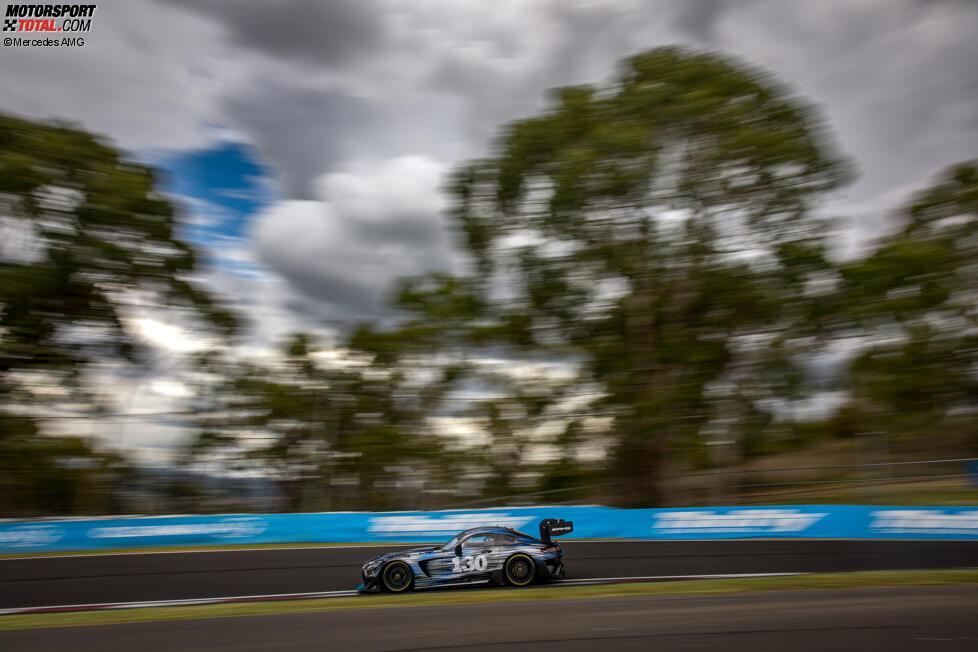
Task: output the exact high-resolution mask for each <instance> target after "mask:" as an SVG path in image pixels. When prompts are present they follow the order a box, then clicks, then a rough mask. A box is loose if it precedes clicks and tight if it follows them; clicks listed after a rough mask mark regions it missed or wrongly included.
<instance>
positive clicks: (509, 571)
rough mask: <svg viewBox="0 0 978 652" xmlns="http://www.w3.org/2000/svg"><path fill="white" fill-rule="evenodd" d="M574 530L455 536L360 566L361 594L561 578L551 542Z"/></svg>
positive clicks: (548, 522) (545, 527) (554, 523)
mask: <svg viewBox="0 0 978 652" xmlns="http://www.w3.org/2000/svg"><path fill="white" fill-rule="evenodd" d="M573 530H574V524H573V523H571V522H570V521H562V520H560V519H556V518H548V519H544V520H542V521H541V522H540V537H539V538H536V537H532V536H530V535H529V534H524V533H522V532H517V531H516V530H513V529H511V528H506V527H499V526H487V527H476V528H471V529H469V530H465V531H464V532H459V533H458V534H456V535H455V536H454V537H452V538H451V539H450V540H449V541H447V542H446V543H444V544H442V545H439V546H424V547H421V548H412V549H410V550H401V551H398V552H391V553H387V554H385V555H380V556H378V557H374V558H373V559H369V560H367V562H366V563H365V564H364V565H363V569H362V574H363V584H361V585H360V586H359V587H358V588H357V590H358V591H360V592H361V593H374V592H378V591H390V592H392V593H401V592H403V591H408V590H410V589H421V588H428V587H432V586H450V585H455V584H466V583H494V584H509V585H511V586H527V585H529V584H532V583H533V582H534V581H546V580H551V579H563V578H564V562H563V556H564V551H563V550H562V549H561V547H560V546H559V545H558V544H556V543H555V542H554V541H553V540H552V539H551V537H554V536H560V535H562V534H567V533H569V532H572V531H573Z"/></svg>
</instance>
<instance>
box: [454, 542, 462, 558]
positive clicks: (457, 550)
mask: <svg viewBox="0 0 978 652" xmlns="http://www.w3.org/2000/svg"><path fill="white" fill-rule="evenodd" d="M455 556H456V557H461V556H462V544H461V543H460V544H458V545H457V546H455Z"/></svg>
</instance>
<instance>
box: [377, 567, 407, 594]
mask: <svg viewBox="0 0 978 652" xmlns="http://www.w3.org/2000/svg"><path fill="white" fill-rule="evenodd" d="M410 583H411V573H410V571H409V570H408V567H407V566H405V565H404V564H402V563H400V562H398V563H394V564H391V565H390V566H388V567H387V570H385V571H384V584H386V585H387V588H389V589H390V590H391V591H403V590H404V589H406V588H407V586H408V584H410Z"/></svg>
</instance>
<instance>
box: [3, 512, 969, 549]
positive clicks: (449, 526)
mask: <svg viewBox="0 0 978 652" xmlns="http://www.w3.org/2000/svg"><path fill="white" fill-rule="evenodd" d="M552 516H559V517H561V518H564V519H568V520H572V521H574V533H573V534H572V535H571V537H572V538H580V539H601V538H620V539H734V538H747V537H763V538H771V537H804V538H844V539H975V540H978V507H879V506H864V505H784V506H772V507H714V508H679V509H614V508H611V507H582V506H562V507H513V508H504V509H487V510H456V511H445V512H391V513H373V512H340V513H322V514H264V515H218V516H157V517H140V518H104V519H84V520H48V521H33V522H23V521H21V522H17V521H6V522H0V552H2V553H11V552H44V551H67V550H92V549H110V548H133V547H141V546H147V547H148V546H171V545H216V544H262V543H307V542H360V541H381V542H383V541H391V542H393V541H419V542H420V541H446V540H448V539H449V538H451V536H452V535H454V534H455V533H457V532H459V531H461V530H464V529H466V528H469V527H475V526H478V525H502V526H506V527H512V528H515V529H517V530H522V531H524V532H527V533H530V534H535V533H536V532H537V524H538V523H539V521H540V520H541V519H543V518H548V517H552Z"/></svg>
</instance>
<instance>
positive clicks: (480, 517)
mask: <svg viewBox="0 0 978 652" xmlns="http://www.w3.org/2000/svg"><path fill="white" fill-rule="evenodd" d="M535 518H536V517H535V516H513V515H511V514H510V513H509V512H503V513H484V512H479V513H473V514H451V515H449V516H441V517H437V516H423V515H420V514H418V515H412V516H374V517H373V518H371V519H370V523H369V525H368V526H367V532H373V533H375V534H377V535H379V536H385V537H396V536H404V535H407V536H412V537H416V536H426V535H432V536H443V535H449V536H451V535H453V534H458V533H459V532H461V531H462V530H467V529H469V528H472V527H478V526H480V525H499V526H502V527H511V528H514V529H519V528H521V527H523V526H524V525H526V524H527V523H529V522H531V521H533V520H534V519H535Z"/></svg>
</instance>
